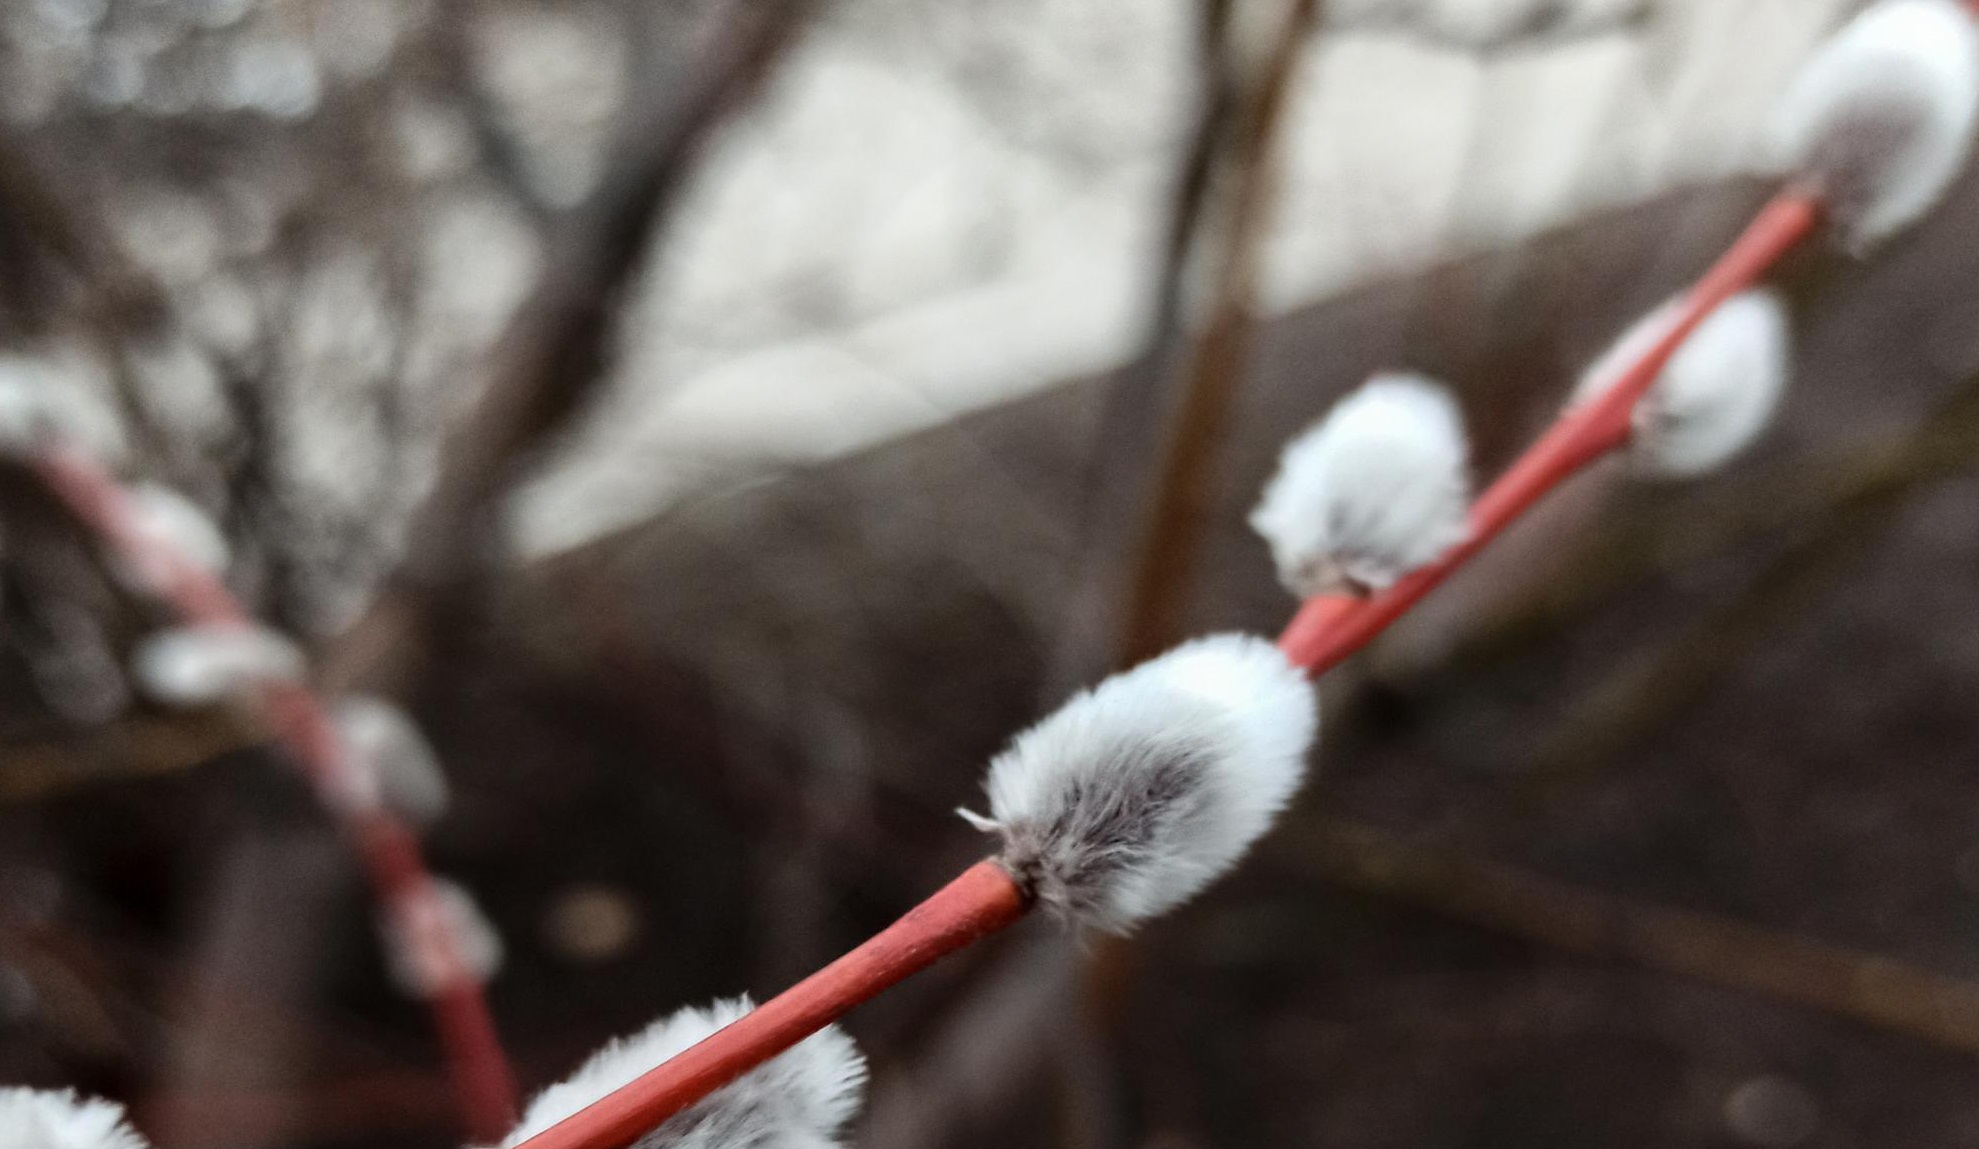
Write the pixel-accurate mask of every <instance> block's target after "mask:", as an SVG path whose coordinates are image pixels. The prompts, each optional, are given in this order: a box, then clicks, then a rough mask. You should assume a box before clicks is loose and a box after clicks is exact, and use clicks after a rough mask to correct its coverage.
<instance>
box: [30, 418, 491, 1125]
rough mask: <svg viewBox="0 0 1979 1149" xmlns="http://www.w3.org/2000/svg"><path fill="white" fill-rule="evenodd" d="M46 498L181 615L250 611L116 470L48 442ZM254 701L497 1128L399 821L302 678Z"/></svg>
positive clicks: (476, 1021) (474, 1020)
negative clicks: (182, 549) (324, 814)
mask: <svg viewBox="0 0 1979 1149" xmlns="http://www.w3.org/2000/svg"><path fill="white" fill-rule="evenodd" d="M29 462H30V465H31V466H32V467H33V468H34V470H35V472H36V473H37V474H38V475H40V476H41V479H42V481H43V482H44V483H46V484H47V486H48V488H49V489H50V490H51V491H53V492H54V493H55V495H56V497H57V498H59V499H61V500H62V502H63V503H64V504H66V505H67V506H68V508H69V509H70V510H71V511H72V512H73V513H74V514H75V516H76V517H77V518H78V519H79V520H81V521H82V523H83V524H84V525H85V526H87V527H88V528H89V529H90V530H91V531H93V532H95V533H96V534H97V535H98V536H99V537H101V538H102V539H103V540H104V541H105V542H106V543H108V544H109V546H110V547H111V549H113V550H114V551H116V552H117V553H118V554H120V555H121V556H122V557H123V558H124V559H125V561H127V562H129V563H130V564H131V565H132V566H134V567H135V568H136V569H137V570H139V571H140V572H142V573H143V574H144V576H145V577H146V578H147V579H150V580H153V581H154V582H155V584H156V586H157V589H158V593H159V596H160V597H161V598H163V599H164V600H165V601H166V602H167V603H168V604H170V605H171V607H172V608H173V609H174V610H175V611H176V612H177V613H178V614H179V615H180V617H182V618H184V619H185V620H186V621H187V622H190V623H193V624H195V625H203V626H234V627H247V626H251V625H253V618H252V616H251V615H250V614H249V613H248V611H247V609H246V608H245V607H243V606H242V605H241V602H240V600H239V599H237V598H235V597H234V595H233V593H232V592H230V591H229V590H228V589H227V587H226V584H225V583H223V582H221V581H220V579H219V578H218V577H216V576H215V575H214V574H213V573H212V572H211V571H208V570H206V569H205V568H203V567H201V566H199V565H198V564H197V563H194V562H191V561H189V560H188V559H186V557H185V556H184V555H182V554H180V553H179V552H178V551H177V549H176V548H174V547H172V546H171V545H170V544H168V543H165V542H163V541H161V540H159V539H158V538H156V537H154V536H152V535H151V534H148V533H147V532H145V531H144V529H143V528H142V526H141V525H140V523H139V520H138V515H137V512H136V510H135V509H134V507H133V506H132V504H131V501H130V498H129V496H128V495H127V494H126V493H125V491H124V489H123V487H122V486H120V485H119V484H118V483H117V480H116V479H115V478H114V477H112V476H111V475H110V473H109V472H107V471H105V470H104V469H103V468H102V467H101V466H99V465H98V464H97V463H96V461H95V460H93V459H92V458H90V457H89V456H88V455H86V454H84V453H83V452H81V451H79V450H77V449H75V448H74V447H71V446H68V445H65V444H61V443H51V444H49V445H47V446H44V447H42V448H40V449H38V450H37V451H36V452H35V453H34V454H33V455H32V457H31V458H30V460H29ZM259 698H260V702H261V704H262V708H263V709H264V710H265V711H266V713H267V714H268V717H269V719H270V721H271V724H272V725H273V726H274V729H275V733H276V736H277V738H278V739H279V740H280V741H281V742H282V744H283V745H284V746H285V747H286V748H287V749H288V752H289V755H290V757H291V758H292V759H293V760H294V761H295V763H296V765H297V766H299V767H300V768H301V770H302V772H303V773H304V775H305V776H306V777H307V778H308V780H309V782H310V784H311V786H312V787H313V788H314V789H315V791H316V793H317V796H318V797H319V798H320V799H321V801H322V802H323V804H324V806H325V807H326V808H328V810H329V811H330V814H331V815H332V817H334V818H335V819H336V820H337V822H338V824H339V826H340V828H341V829H342V831H343V833H344V836H345V837H346V838H347V839H348V840H349V841H350V842H351V844H352V847H353V849H354V850H355V851H356V853H357V855H358V858H359V860H360V861H361V862H362V863H363V866H364V871H365V874H366V876H367V877H368V879H369V880H370V883H371V886H372V889H373V890H374V891H375V893H376V895H377V898H378V900H379V902H380V904H382V905H383V906H384V909H385V912H386V913H387V914H389V915H390V916H391V918H392V921H393V923H394V926H395V930H396V932H397V934H398V936H399V937H401V938H404V939H407V941H406V942H405V943H404V944H406V945H408V946H411V947H413V948H415V949H416V950H418V951H420V953H419V954H416V955H415V960H421V961H423V962H424V963H425V964H426V965H428V966H430V967H431V968H433V969H436V970H438V971H440V975H441V976H440V977H439V978H438V985H437V987H436V988H435V990H434V991H433V993H432V995H431V996H430V997H429V998H428V1001H427V1004H428V1008H429V1009H430V1011H431V1013H432V1016H433V1025H434V1029H435V1031H436V1032H437V1034H438V1036H439V1041H440V1047H441V1050H442V1053H443V1055H444V1057H445V1059H446V1063H447V1071H448V1075H449V1077H450V1079H451V1081H452V1083H453V1089H454V1094H455V1097H456V1099H457V1101H458V1102H459V1105H460V1109H461V1115H462V1117H463V1118H464V1120H465V1123H466V1125H467V1127H468V1132H469V1133H470V1134H471V1135H472V1136H474V1137H476V1138H499V1137H501V1136H502V1135H503V1134H504V1133H506V1132H507V1131H508V1130H509V1129H510V1128H512V1127H513V1126H514V1124H515V1119H516V1107H515V1078H514V1074H513V1073H512V1072H511V1071H510V1069H509V1064H508V1058H507V1056H506V1055H505V1054H504V1053H503V1052H502V1047H501V1042H500V1040H499V1038H498V1037H497V1035H496V1031H495V1025H494V1020H493V1018H492V1017H491V1015H490V1014H489V1012H488V1004H487V1001H486V999H485V998H483V996H482V994H481V986H480V984H479V982H478V980H477V979H476V978H475V977H474V975H473V974H472V973H471V972H470V971H469V970H468V969H467V967H466V966H465V965H464V964H463V963H462V962H461V960H460V954H459V946H458V943H457V941H456V939H455V938H454V937H453V935H452V932H451V930H449V929H447V928H446V927H445V926H444V925H439V926H437V927H436V925H435V918H436V914H435V912H434V909H433V907H434V906H435V904H436V902H435V895H434V883H433V879H432V877H431V875H430V874H429V873H428V872H427V869H426V864H425V861H424V859H423V858H422V857H421V855H420V850H419V844H418V841H417V839H416V838H415V837H414V835H413V833H412V831H411V830H409V829H407V828H406V826H405V824H404V823H403V822H401V821H400V820H399V819H398V818H397V817H395V816H394V815H393V814H392V813H391V812H390V811H389V810H385V809H383V808H381V807H379V806H378V805H377V804H376V803H375V802H370V801H364V800H361V799H359V798H358V795H360V794H361V793H363V791H364V784H363V782H362V780H361V779H360V778H359V777H358V776H357V773H356V771H355V770H354V768H353V766H352V763H351V762H350V760H349V759H348V758H347V757H346V755H345V752H344V749H343V746H342V743H341V742H340V741H339V739H338V738H337V734H336V728H335V726H334V725H333V724H332V723H331V721H330V718H329V715H328V713H327V712H326V711H325V710H324V707H323V704H322V703H321V702H320V701H319V700H318V699H317V697H316V696H315V695H314V694H313V693H311V692H310V690H309V689H308V688H307V687H304V686H302V685H299V684H297V683H292V682H269V683H266V684H263V685H262V686H261V687H260V688H259Z"/></svg>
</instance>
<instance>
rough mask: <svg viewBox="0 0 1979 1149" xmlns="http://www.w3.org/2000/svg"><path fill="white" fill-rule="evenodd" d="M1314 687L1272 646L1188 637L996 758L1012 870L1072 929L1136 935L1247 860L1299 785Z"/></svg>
mask: <svg viewBox="0 0 1979 1149" xmlns="http://www.w3.org/2000/svg"><path fill="white" fill-rule="evenodd" d="M1317 726H1318V717H1317V707H1316V700H1315V697H1314V691H1313V688H1312V684H1311V683H1310V682H1309V681H1307V679H1306V676H1305V674H1304V672H1302V671H1301V670H1299V669H1298V668H1297V667H1294V666H1292V665H1291V664H1290V663H1288V662H1287V661H1286V660H1285V656H1284V655H1283V654H1282V653H1280V652H1279V650H1278V648H1277V647H1275V646H1273V645H1272V644H1271V643H1270V642H1268V641H1266V640H1264V639H1262V638H1257V637H1254V636H1251V635H1237V634H1224V635H1216V636H1213V637H1210V638H1203V639H1197V640H1195V641H1193V642H1189V643H1185V644H1184V645H1182V646H1179V647H1177V648H1176V649H1174V650H1171V651H1169V652H1168V653H1167V654H1164V655H1162V656H1161V657H1159V658H1156V659H1154V660H1152V661H1150V662H1146V663H1143V664H1141V665H1140V666H1138V667H1135V668H1134V669H1132V670H1129V671H1127V672H1125V673H1123V674H1116V675H1114V676H1113V677H1111V678H1108V679H1107V680H1106V681H1104V682H1102V683H1100V684H1099V685H1098V686H1096V687H1094V688H1093V689H1091V690H1089V691H1086V692H1084V693H1082V694H1079V695H1077V696H1075V697H1074V698H1073V699H1072V700H1071V701H1070V702H1068V703H1066V704H1065V705H1064V706H1062V707H1060V708H1059V709H1058V711H1057V712H1056V713H1054V714H1052V715H1051V716H1049V717H1047V718H1046V719H1044V721H1042V722H1040V723H1038V724H1037V725H1036V726H1033V727H1031V728H1030V729H1029V730H1026V731H1024V732H1023V733H1021V734H1019V735H1018V736H1017V737H1016V738H1015V739H1014V740H1013V741H1012V742H1011V744H1010V746H1009V748H1007V749H1006V750H1004V751H1003V752H1002V753H1001V754H999V755H997V757H996V758H995V759H994V760H993V761H992V762H991V763H990V768H989V780H988V785H987V789H988V791H989V804H990V816H989V817H988V818H983V817H981V816H980V815H974V814H967V813H965V815H964V816H965V817H967V818H969V820H970V821H971V822H972V823H974V824H976V825H977V826H978V827H979V828H983V829H989V830H994V831H995V832H996V833H998V834H1000V835H1001V836H1002V838H1003V850H1002V853H1001V855H1000V860H1001V862H1002V863H1003V865H1004V867H1005V868H1006V869H1008V870H1009V871H1010V872H1011V874H1012V875H1013V876H1014V877H1016V878H1017V880H1018V881H1019V882H1021V883H1023V884H1024V885H1025V886H1026V888H1028V889H1029V890H1030V891H1031V893H1032V894H1033V896H1035V897H1036V898H1037V899H1038V900H1039V901H1040V902H1042V903H1043V904H1044V905H1045V906H1047V907H1049V908H1050V909H1052V910H1053V911H1055V912H1056V913H1058V914H1059V915H1060V916H1061V917H1063V918H1065V919H1066V920H1067V921H1069V922H1071V923H1073V924H1075V925H1082V926H1091V927H1093V928H1095V929H1099V930H1104V931H1106V932H1109V933H1124V932H1126V931H1128V930H1130V929H1132V928H1133V927H1134V926H1135V925H1136V924H1138V923H1139V922H1141V921H1142V920H1144V919H1146V918H1149V917H1152V916H1154V915H1155V914H1159V913H1162V912H1164V911H1166V910H1169V909H1171V908H1173V907H1174V906H1176V905H1178V904H1180V903H1181V902H1183V901H1185V900H1187V899H1188V898H1189V897H1190V896H1192V895H1194V894H1195V893H1196V892H1197V891H1198V890H1200V889H1202V888H1203V887H1204V886H1205V885H1207V884H1209V883H1210V882H1211V881H1212V880H1214V879H1215V878H1217V877H1218V876H1219V875H1221V874H1222V873H1223V872H1224V871H1225V870H1228V869H1229V868H1230V867H1231V866H1232V865H1234V864H1235V863H1236V861H1237V859H1238V858H1239V857H1241V856H1242V855H1243V853H1244V852H1245V851H1246V850H1248V849H1249V848H1250V846H1251V843H1252V842H1254V841H1256V840H1257V838H1258V837H1259V836H1260V835H1262V834H1263V833H1264V832H1265V830H1266V829H1268V828H1269V827H1270V825H1271V822H1272V819H1273V818H1275V817H1276V816H1277V815H1278V812H1279V811H1280V810H1281V809H1283V808H1284V806H1285V803H1286V802H1287V801H1288V800H1290V798H1291V796H1292V793H1293V792H1294V791H1295V790H1297V789H1298V787H1299V782H1300V780H1301V778H1303V776H1304V774H1305V764H1306V752H1307V750H1308V749H1309V748H1310V747H1311V745H1312V740H1313V735H1314V733H1315V731H1316V729H1317Z"/></svg>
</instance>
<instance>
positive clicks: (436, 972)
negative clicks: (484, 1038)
mask: <svg viewBox="0 0 1979 1149" xmlns="http://www.w3.org/2000/svg"><path fill="white" fill-rule="evenodd" d="M413 896H415V897H417V896H420V895H413ZM424 897H425V900H424V901H423V902H420V903H417V904H415V905H414V907H413V912H414V914H415V915H416V916H417V918H418V919H419V920H418V922H417V924H415V925H408V924H407V923H405V922H402V921H400V920H399V918H398V917H397V916H396V915H393V914H390V913H385V914H381V915H380V916H379V923H380V932H381V933H382V934H383V935H384V939H385V971H386V973H388V974H389V975H390V976H391V979H392V984H393V985H394V986H397V987H398V990H399V992H400V993H403V994H405V995H406V996H407V997H412V998H426V997H432V996H434V995H436V994H438V993H439V992H440V991H442V990H444V989H446V988H447V981H448V978H449V976H450V975H451V974H452V973H453V972H454V970H453V967H452V966H451V965H442V964H441V963H440V962H439V961H438V960H436V958H437V956H438V955H436V954H435V953H434V952H433V951H432V950H430V949H429V948H427V943H428V941H429V939H430V937H431V935H432V934H433V933H436V932H439V931H444V932H445V933H446V937H447V944H448V946H449V948H450V950H451V951H452V955H451V956H452V957H453V959H454V960H455V961H457V962H459V963H460V967H459V968H460V970H461V971H463V972H465V973H466V974H467V976H469V977H471V978H473V979H474V980H475V982H476V983H483V984H485V983H486V982H488V981H489V980H490V979H492V978H493V977H494V976H495V974H496V973H498V972H499V971H500V970H501V968H502V959H503V958H504V957H505V956H506V955H507V950H506V947H504V946H503V945H502V935H501V931H500V930H497V929H496V928H495V923H493V922H491V921H489V920H488V915H487V914H486V913H484V912H482V909H481V904H480V903H479V902H477V901H475V900H474V895H473V894H470V893H468V892H467V888H466V887H464V886H462V885H461V884H460V883H459V882H456V881H454V880H453V879H451V878H433V879H430V881H429V882H428V884H427V887H426V894H425V895H424ZM415 931H416V932H417V934H418V935H419V936H414V933H415Z"/></svg>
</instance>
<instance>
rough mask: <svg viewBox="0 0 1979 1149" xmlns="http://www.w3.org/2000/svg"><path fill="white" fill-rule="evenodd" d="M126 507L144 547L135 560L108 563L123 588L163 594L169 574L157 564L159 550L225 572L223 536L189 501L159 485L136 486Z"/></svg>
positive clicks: (226, 554) (227, 558) (127, 558)
mask: <svg viewBox="0 0 1979 1149" xmlns="http://www.w3.org/2000/svg"><path fill="white" fill-rule="evenodd" d="M130 502H131V513H132V515H133V516H134V518H135V520H136V521H135V526H136V527H137V531H138V533H139V534H141V535H143V536H144V538H145V540H146V542H147V543H148V546H147V547H146V548H145V549H144V550H143V551H142V552H141V553H140V554H138V555H135V556H118V558H117V559H116V560H115V561H114V562H113V563H112V568H113V570H114V571H115V573H116V574H117V576H118V578H120V579H121V580H122V581H123V582H124V583H125V585H127V586H129V587H130V588H131V589H133V590H136V591H141V592H144V593H151V594H155V593H158V592H160V591H162V590H163V589H165V584H166V581H167V580H168V578H169V577H170V574H169V572H168V571H167V570H166V569H165V566H164V564H163V563H162V562H159V561H157V559H156V555H157V554H158V553H159V552H160V551H167V550H168V551H170V552H171V553H172V554H173V556H174V557H175V558H177V559H178V560H179V561H182V562H187V563H190V564H192V565H193V566H195V567H197V568H199V569H200V570H203V571H206V572H208V573H210V574H216V575H217V574H220V573H222V572H224V571H225V570H226V569H227V563H228V562H229V561H230V559H231V551H230V549H229V547H228V546H227V536H226V535H224V534H221V533H220V528H219V526H218V525H216V524H215V523H214V522H213V520H212V519H211V518H208V517H207V515H206V512H205V511H202V510H200V509H199V507H198V506H196V505H194V503H193V502H192V500H190V499H188V498H186V497H185V496H184V495H181V494H179V493H178V492H177V491H174V490H173V489H171V488H170V487H167V486H162V485H160V484H158V483H139V484H138V485H137V486H135V487H133V488H131V492H130Z"/></svg>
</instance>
